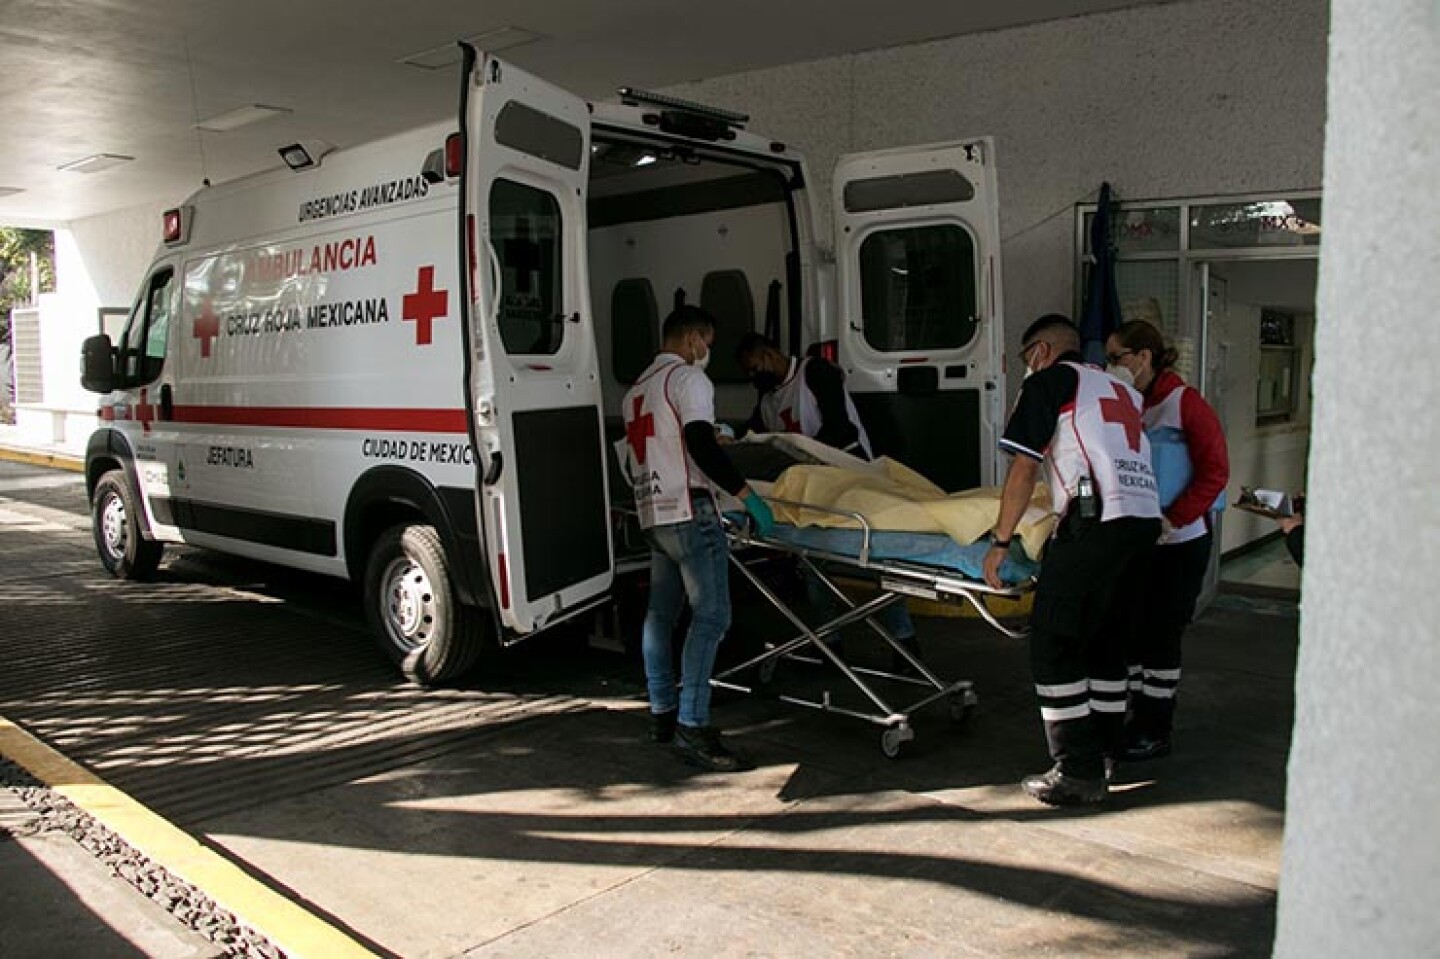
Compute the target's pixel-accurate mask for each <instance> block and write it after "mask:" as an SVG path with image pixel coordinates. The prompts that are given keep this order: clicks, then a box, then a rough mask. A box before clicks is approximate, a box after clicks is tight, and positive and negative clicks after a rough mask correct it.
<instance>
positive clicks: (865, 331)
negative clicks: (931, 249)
mask: <svg viewBox="0 0 1440 959" xmlns="http://www.w3.org/2000/svg"><path fill="white" fill-rule="evenodd" d="M944 227H950V228H954V229H956V230H958V231H959V232H960V235H961V236H963V237H964V238H965V239H966V240H967V241H968V242H969V244H970V250H969V259H970V267H969V276H970V287H969V288H970V291H971V296H972V299H971V302H970V304H969V314H968V316H966V317H965V319H964V320H963V321H962V322H966V323H969V324H970V330H969V335H968V336H965V337H964V338H963V339H962V340H961V341H960V342H958V343H955V344H943V345H941V344H921V345H913V344H909V343H906V344H905V345H903V346H900V347H889V346H885V345H881V344H877V343H876V342H874V341H873V340H872V339H871V338H870V332H871V327H870V318H869V316H868V315H867V313H868V311H867V310H866V309H865V301H866V300H865V280H866V277H867V275H868V274H867V270H866V269H865V252H864V251H865V247H866V245H867V244H868V243H870V241H871V240H873V239H875V237H876V236H877V235H879V234H882V233H888V234H900V233H914V232H917V231H920V230H933V229H938V228H944ZM979 248H980V241H979V237H978V236H977V234H976V232H975V230H974V229H973V228H972V227H971V226H970V224H969V223H967V222H966V221H965V220H963V219H960V218H957V217H939V218H935V219H925V220H906V221H901V222H896V223H885V222H879V223H876V224H874V225H873V226H872V227H871V228H870V229H867V230H865V232H864V233H863V234H861V235H860V236H859V237H857V238H856V241H855V246H854V250H855V253H854V257H855V260H854V263H855V283H856V284H857V289H856V293H857V294H858V297H857V299H858V302H859V304H860V325H859V328H858V329H857V330H856V332H858V333H859V334H860V342H861V343H862V344H863V345H864V346H865V348H866V349H868V350H870V351H871V352H873V353H874V354H875V355H877V356H898V355H903V354H919V353H954V352H958V351H961V350H965V349H968V348H970V347H971V346H973V345H974V343H975V342H976V340H977V338H979V336H980V330H981V327H982V326H983V325H984V322H985V317H984V300H983V297H984V289H983V281H984V277H983V276H982V273H981V263H980V258H979V257H978V256H977V253H976V251H977V250H979ZM964 312H965V311H964V310H963V309H957V310H956V313H957V314H962V313H964Z"/></svg>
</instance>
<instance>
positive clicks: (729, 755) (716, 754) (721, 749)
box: [674, 725, 755, 773]
mask: <svg viewBox="0 0 1440 959" xmlns="http://www.w3.org/2000/svg"><path fill="white" fill-rule="evenodd" d="M674 748H675V752H677V753H679V754H680V758H681V759H683V760H685V761H686V762H687V763H689V764H690V765H692V766H699V767H700V768H701V769H708V770H710V771H711V772H716V773H738V772H742V771H744V770H746V769H754V768H755V766H754V765H753V764H752V763H751V762H750V761H749V760H748V759H746V758H745V757H744V756H741V755H740V754H738V753H735V752H732V751H731V750H730V749H728V748H727V747H726V746H725V743H724V742H723V741H722V740H721V737H720V733H719V731H718V730H716V729H714V728H712V727H710V726H685V725H677V726H676V727H675V743H674Z"/></svg>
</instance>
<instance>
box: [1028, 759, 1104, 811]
mask: <svg viewBox="0 0 1440 959" xmlns="http://www.w3.org/2000/svg"><path fill="white" fill-rule="evenodd" d="M1020 788H1021V789H1023V790H1025V792H1026V794H1027V795H1029V796H1030V797H1031V798H1033V799H1038V800H1040V801H1041V802H1043V803H1045V804H1046V805H1047V806H1088V805H1092V804H1094V803H1098V802H1102V801H1104V799H1105V794H1106V793H1107V792H1108V791H1109V784H1108V783H1107V782H1106V779H1105V776H1104V775H1103V774H1102V775H1101V777H1100V778H1099V779H1078V778H1076V777H1074V776H1067V775H1065V774H1064V773H1062V772H1061V771H1060V767H1059V766H1052V767H1050V771H1049V772H1045V773H1040V774H1038V775H1035V776H1026V777H1025V778H1024V779H1022V780H1020Z"/></svg>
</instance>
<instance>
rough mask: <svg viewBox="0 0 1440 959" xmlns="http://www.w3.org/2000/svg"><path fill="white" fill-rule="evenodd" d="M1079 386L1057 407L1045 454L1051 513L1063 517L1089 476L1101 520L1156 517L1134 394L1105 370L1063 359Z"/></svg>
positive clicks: (1146, 444)
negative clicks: (1058, 412)
mask: <svg viewBox="0 0 1440 959" xmlns="http://www.w3.org/2000/svg"><path fill="white" fill-rule="evenodd" d="M1065 365H1066V366H1069V367H1070V368H1072V369H1073V370H1075V372H1076V374H1077V375H1078V377H1079V384H1078V385H1077V386H1076V388H1075V398H1074V399H1073V400H1072V401H1071V402H1070V403H1068V404H1066V405H1065V406H1063V407H1061V410H1060V419H1059V420H1058V421H1057V422H1056V425H1055V437H1054V439H1052V440H1051V441H1050V448H1049V449H1048V450H1046V452H1045V481H1046V482H1047V483H1048V484H1049V486H1050V498H1051V502H1052V503H1053V504H1054V509H1055V513H1056V515H1058V516H1064V515H1065V511H1066V509H1067V508H1068V507H1069V505H1070V501H1071V500H1072V499H1074V498H1075V496H1076V494H1077V493H1078V491H1079V486H1080V478H1081V477H1082V476H1089V477H1090V478H1091V481H1092V482H1093V484H1094V487H1095V495H1096V497H1097V498H1098V499H1099V503H1100V519H1101V520H1102V521H1104V522H1109V521H1110V520H1115V519H1120V518H1121V517H1125V516H1135V517H1141V518H1152V517H1153V518H1155V519H1159V518H1160V498H1159V495H1158V494H1157V492H1156V489H1155V473H1154V471H1153V470H1152V469H1151V467H1150V441H1149V440H1148V439H1147V438H1146V436H1145V423H1144V419H1143V417H1142V415H1141V412H1140V410H1141V404H1142V400H1141V397H1140V394H1139V393H1137V392H1135V390H1133V389H1131V388H1130V387H1128V386H1126V385H1125V384H1124V383H1121V382H1120V381H1119V380H1116V379H1115V378H1113V377H1111V376H1109V375H1108V374H1106V373H1104V372H1102V371H1100V370H1097V369H1094V368H1093V367H1089V366H1084V365H1082V364H1080V363H1066V364H1065Z"/></svg>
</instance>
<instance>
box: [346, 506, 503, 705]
mask: <svg viewBox="0 0 1440 959" xmlns="http://www.w3.org/2000/svg"><path fill="white" fill-rule="evenodd" d="M365 615H366V617H367V618H368V619H369V620H370V627H371V629H372V631H373V632H374V635H375V639H376V641H377V642H378V643H379V644H380V648H381V649H383V650H384V651H385V654H386V655H387V656H389V657H390V659H391V660H392V661H393V662H394V663H395V665H397V666H399V667H400V671H401V672H403V673H404V674H405V678H406V679H408V680H410V681H411V682H414V683H419V684H420V685H422V686H433V685H436V684H438V683H443V682H446V681H448V680H453V679H456V678H458V677H459V676H460V675H462V674H463V673H465V672H466V671H467V670H469V669H470V667H472V666H474V665H475V661H476V660H477V659H478V658H479V656H480V653H481V652H482V650H483V649H484V646H485V618H484V617H483V616H482V615H481V611H480V610H478V609H475V608H473V607H470V606H466V605H465V604H463V603H461V602H460V600H459V599H458V598H457V597H456V595H455V586H454V583H453V582H452V581H451V579H450V570H449V564H448V562H447V561H446V559H445V550H444V548H443V547H442V546H441V545H440V534H439V533H437V532H436V531H435V527H433V526H427V525H422V524H409V523H405V524H401V525H398V526H392V527H390V528H389V529H387V530H386V531H385V532H383V533H381V534H380V538H379V539H377V540H376V541H375V546H374V548H373V549H371V551H370V562H369V564H368V565H367V566H366V570H365Z"/></svg>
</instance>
